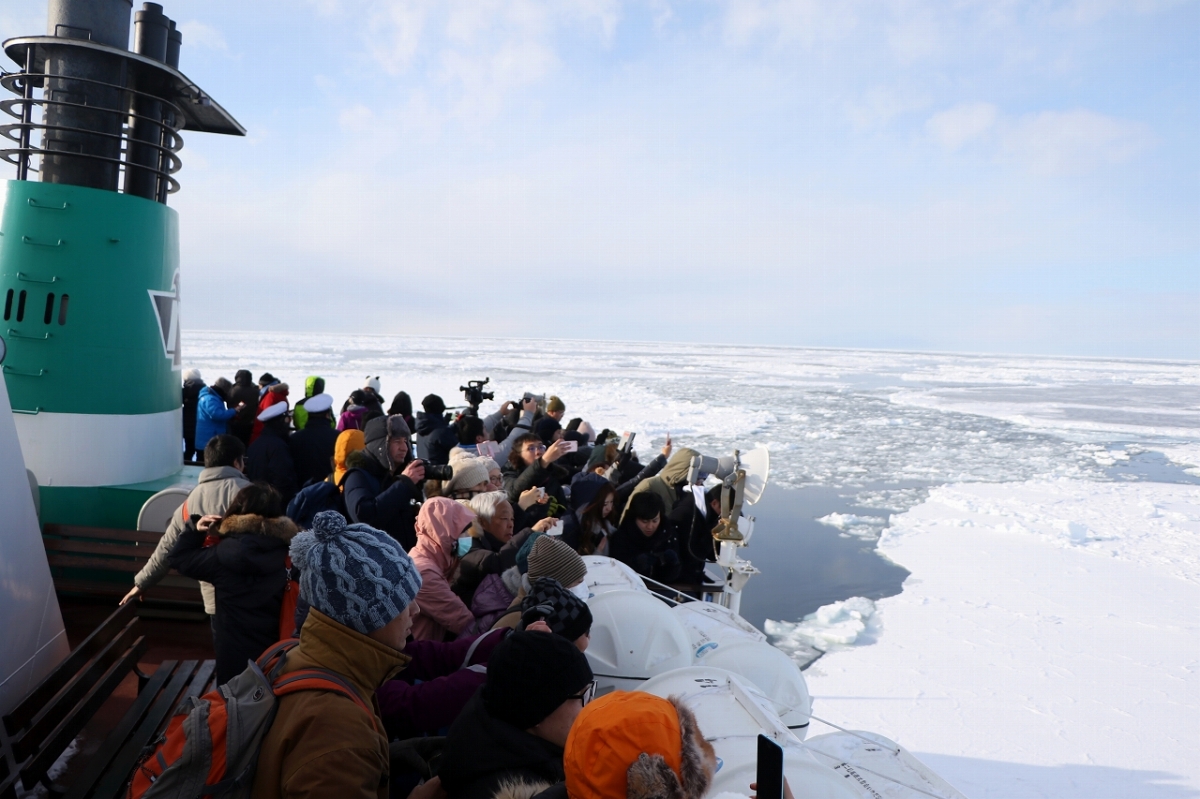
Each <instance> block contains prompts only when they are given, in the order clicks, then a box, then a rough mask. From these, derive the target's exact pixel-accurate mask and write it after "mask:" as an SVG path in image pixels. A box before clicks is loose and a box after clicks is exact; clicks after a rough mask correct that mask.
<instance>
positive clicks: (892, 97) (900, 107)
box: [846, 86, 929, 130]
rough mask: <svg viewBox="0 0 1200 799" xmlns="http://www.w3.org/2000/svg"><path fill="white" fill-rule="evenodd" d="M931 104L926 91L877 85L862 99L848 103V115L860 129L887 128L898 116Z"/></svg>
mask: <svg viewBox="0 0 1200 799" xmlns="http://www.w3.org/2000/svg"><path fill="white" fill-rule="evenodd" d="M928 105H929V98H928V96H926V95H925V94H924V93H919V92H914V91H911V90H909V89H903V88H897V87H890V86H875V87H872V88H870V89H868V90H867V92H866V93H865V94H864V95H863V96H862V99H860V100H856V101H852V102H849V103H847V104H846V116H847V117H848V118H849V120H850V124H852V125H853V126H854V127H855V128H857V129H858V130H871V129H875V128H885V127H887V126H888V125H890V124H891V123H892V121H893V120H895V119H896V118H897V117H899V116H902V115H904V114H907V113H909V112H912V111H919V110H921V109H923V108H925V107H926V106H928Z"/></svg>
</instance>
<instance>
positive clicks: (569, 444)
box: [563, 441, 579, 452]
mask: <svg viewBox="0 0 1200 799" xmlns="http://www.w3.org/2000/svg"><path fill="white" fill-rule="evenodd" d="M563 446H565V447H566V448H567V452H578V451H579V442H578V441H564V442H563Z"/></svg>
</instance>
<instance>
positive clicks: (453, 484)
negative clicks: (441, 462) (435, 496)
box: [442, 458, 488, 494]
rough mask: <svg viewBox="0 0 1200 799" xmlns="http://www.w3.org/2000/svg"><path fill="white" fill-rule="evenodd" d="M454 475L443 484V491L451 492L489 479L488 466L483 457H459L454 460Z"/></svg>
mask: <svg viewBox="0 0 1200 799" xmlns="http://www.w3.org/2000/svg"><path fill="white" fill-rule="evenodd" d="M451 468H453V469H454V475H453V476H452V477H451V478H450V479H449V480H447V481H446V482H445V483H444V484H443V485H442V492H443V493H445V494H451V493H453V492H455V491H462V490H465V489H468V488H472V487H473V486H477V485H479V484H480V483H486V482H487V481H488V467H487V464H486V463H484V462H483V460H482V459H481V458H459V459H458V460H456V461H455V462H454V466H453V467H451Z"/></svg>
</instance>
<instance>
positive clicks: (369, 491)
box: [342, 414, 425, 551]
mask: <svg viewBox="0 0 1200 799" xmlns="http://www.w3.org/2000/svg"><path fill="white" fill-rule="evenodd" d="M411 437H412V431H410V430H409V429H408V425H407V424H405V422H404V417H403V416H400V415H398V414H397V415H393V416H386V417H385V416H380V417H378V418H375V419H372V420H371V421H369V422H367V429H366V430H365V431H363V438H364V443H365V444H366V448H365V449H363V450H362V451H361V452H355V453H353V454H352V455H350V456H349V457H348V458H347V466H348V467H349V468H348V469H347V471H346V476H345V478H344V479H343V481H342V496H343V497H344V499H345V501H346V513H347V515H348V516H349V517H350V521H351V522H354V523H356V524H369V525H371V526H372V527H375V528H377V529H380V530H383V531H384V532H386V533H387V534H388V535H390V536H391V537H392V538H395V539H396V540H397V541H399V542H400V545H401V546H403V547H404V549H405V551H408V550H410V549H412V548H413V546H415V545H416V543H417V533H416V529H415V528H414V524H415V523H416V520H417V512H418V510H419V509H420V503H421V501H422V500H424V494H423V492H422V491H421V483H422V482H423V481H424V480H425V463H424V462H423V461H420V460H415V459H414V458H413V457H412V448H411V446H410V445H409V439H410V438H411Z"/></svg>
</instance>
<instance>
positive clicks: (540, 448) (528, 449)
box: [525, 444, 546, 452]
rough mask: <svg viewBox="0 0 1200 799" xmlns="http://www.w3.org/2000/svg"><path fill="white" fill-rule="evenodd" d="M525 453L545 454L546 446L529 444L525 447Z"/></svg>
mask: <svg viewBox="0 0 1200 799" xmlns="http://www.w3.org/2000/svg"><path fill="white" fill-rule="evenodd" d="M525 451H526V452H545V451H546V445H545V444H530V445H529V446H527V447H525Z"/></svg>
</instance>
